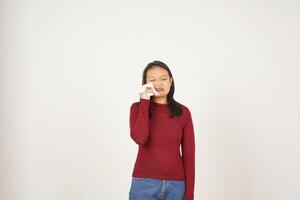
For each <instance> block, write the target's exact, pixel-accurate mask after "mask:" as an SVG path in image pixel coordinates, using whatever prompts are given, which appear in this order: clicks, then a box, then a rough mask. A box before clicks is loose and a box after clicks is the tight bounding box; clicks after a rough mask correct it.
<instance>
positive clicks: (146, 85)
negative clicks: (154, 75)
mask: <svg viewBox="0 0 300 200" xmlns="http://www.w3.org/2000/svg"><path fill="white" fill-rule="evenodd" d="M146 87H151V88H152V90H153V92H154V95H155V96H159V95H160V94H159V93H158V91H156V90H155V89H154V87H153V84H152V83H151V82H149V83H146V84H144V85H142V87H141V88H140V89H139V90H138V93H141V92H144V91H145V89H146ZM152 95H153V93H152V92H148V93H147V96H148V97H150V96H152Z"/></svg>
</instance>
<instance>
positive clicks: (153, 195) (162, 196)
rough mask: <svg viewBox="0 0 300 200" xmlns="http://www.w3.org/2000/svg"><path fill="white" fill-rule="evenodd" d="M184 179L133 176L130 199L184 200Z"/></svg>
mask: <svg viewBox="0 0 300 200" xmlns="http://www.w3.org/2000/svg"><path fill="white" fill-rule="evenodd" d="M184 192H185V181H184V180H182V181H181V180H160V179H154V178H140V177H132V179H131V187H130V191H129V200H182V199H183V196H184Z"/></svg>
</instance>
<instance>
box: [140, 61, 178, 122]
mask: <svg viewBox="0 0 300 200" xmlns="http://www.w3.org/2000/svg"><path fill="white" fill-rule="evenodd" d="M153 67H161V68H163V69H165V70H166V71H167V72H168V74H169V77H170V78H171V77H172V84H171V87H170V91H169V93H168V95H167V102H168V107H169V111H170V116H171V118H173V117H174V116H181V115H182V113H183V111H182V107H181V104H180V103H178V102H177V101H175V99H174V97H173V95H174V92H175V83H174V78H173V75H172V73H171V70H170V69H169V67H168V66H167V65H166V64H165V63H163V62H161V61H158V60H155V61H153V62H150V63H149V64H148V65H147V66H146V68H145V69H144V71H143V79H142V84H146V83H147V80H146V75H147V72H148V70H149V69H151V68H153ZM152 98H153V96H151V97H150V100H152ZM149 117H150V118H151V112H149Z"/></svg>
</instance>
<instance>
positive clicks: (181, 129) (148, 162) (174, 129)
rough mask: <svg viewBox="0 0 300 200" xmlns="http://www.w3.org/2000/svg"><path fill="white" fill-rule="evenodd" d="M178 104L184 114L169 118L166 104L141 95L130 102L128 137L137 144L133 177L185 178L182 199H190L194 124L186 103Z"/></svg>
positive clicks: (193, 173)
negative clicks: (138, 99)
mask: <svg viewBox="0 0 300 200" xmlns="http://www.w3.org/2000/svg"><path fill="white" fill-rule="evenodd" d="M180 105H181V106H182V109H183V114H182V115H181V116H180V117H173V118H170V114H169V107H168V104H160V103H156V102H153V101H150V100H147V99H142V98H140V102H134V103H133V104H132V105H131V107H130V137H131V138H132V139H133V140H134V142H135V143H136V144H138V145H139V149H138V154H137V158H136V161H135V165H134V169H133V172H132V176H135V177H149V178H156V179H161V180H185V194H184V200H193V199H194V185H195V139H194V127H193V121H192V117H191V112H190V111H189V109H188V108H187V107H186V106H184V105H182V104H180ZM149 111H151V114H152V117H151V118H149V116H148V114H149ZM180 145H181V150H182V155H181V154H180Z"/></svg>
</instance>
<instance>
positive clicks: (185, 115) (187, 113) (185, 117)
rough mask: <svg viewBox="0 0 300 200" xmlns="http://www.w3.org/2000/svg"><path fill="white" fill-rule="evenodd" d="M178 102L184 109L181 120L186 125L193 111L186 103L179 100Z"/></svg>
mask: <svg viewBox="0 0 300 200" xmlns="http://www.w3.org/2000/svg"><path fill="white" fill-rule="evenodd" d="M178 103H179V105H180V107H181V109H182V117H181V122H182V125H183V126H185V125H186V124H188V122H189V121H190V120H191V118H192V115H191V111H190V109H189V106H187V105H186V104H182V103H180V102H178Z"/></svg>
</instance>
